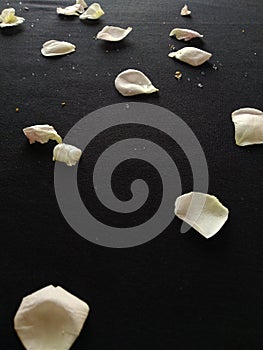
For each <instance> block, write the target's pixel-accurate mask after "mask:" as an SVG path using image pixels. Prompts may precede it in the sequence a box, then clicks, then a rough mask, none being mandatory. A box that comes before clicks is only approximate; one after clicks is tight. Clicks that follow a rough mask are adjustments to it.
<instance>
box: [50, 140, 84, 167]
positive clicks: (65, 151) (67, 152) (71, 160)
mask: <svg viewBox="0 0 263 350" xmlns="http://www.w3.org/2000/svg"><path fill="white" fill-rule="evenodd" d="M81 154H82V151H81V150H80V149H79V148H77V147H75V146H72V145H68V144H65V143H60V144H59V145H57V146H56V147H55V148H54V150H53V160H57V161H59V162H63V163H66V164H67V165H68V166H72V165H75V164H77V162H78V161H79V159H80V157H81Z"/></svg>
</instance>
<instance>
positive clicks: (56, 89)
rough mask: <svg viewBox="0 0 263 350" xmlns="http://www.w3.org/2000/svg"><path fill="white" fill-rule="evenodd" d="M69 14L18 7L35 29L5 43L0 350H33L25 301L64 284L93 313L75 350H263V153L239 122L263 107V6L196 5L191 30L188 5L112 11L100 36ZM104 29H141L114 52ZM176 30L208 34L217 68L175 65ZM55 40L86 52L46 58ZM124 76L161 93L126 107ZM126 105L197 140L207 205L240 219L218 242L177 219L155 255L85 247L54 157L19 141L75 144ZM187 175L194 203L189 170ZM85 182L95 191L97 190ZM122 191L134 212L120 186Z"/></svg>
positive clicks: (24, 28) (1, 47)
mask: <svg viewBox="0 0 263 350" xmlns="http://www.w3.org/2000/svg"><path fill="white" fill-rule="evenodd" d="M0 4H1V9H3V8H5V7H8V6H7V5H6V1H1V2H0ZM69 4H70V2H69V1H68V2H66V1H59V0H57V1H47V0H43V1H42V0H38V1H27V2H23V3H22V4H19V2H18V1H10V6H13V7H15V8H16V9H17V11H18V15H19V14H20V15H22V16H23V17H25V18H26V22H25V23H24V24H23V25H21V26H19V27H17V28H13V29H6V30H1V31H0V53H1V54H0V67H1V94H0V106H1V113H0V115H1V117H0V123H1V127H0V133H1V135H0V136H1V137H0V147H1V154H2V155H1V169H0V172H1V199H2V205H1V214H2V219H1V224H2V225H1V226H2V229H1V238H0V259H1V260H0V276H1V289H0V346H1V348H2V349H4V348H5V349H12V350H19V349H22V345H21V343H20V341H19V340H18V338H17V336H16V334H15V332H14V330H13V317H14V315H15V312H16V310H17V308H18V306H19V304H20V301H21V299H22V297H23V296H25V295H28V294H30V293H31V292H33V291H35V290H37V289H40V288H42V287H44V286H46V285H49V284H54V285H60V286H62V287H64V288H65V289H67V290H68V291H70V292H71V293H73V294H75V295H76V296H79V297H80V298H81V299H83V300H84V301H86V302H88V303H89V305H90V307H91V313H90V316H89V318H88V320H87V322H86V323H85V325H84V328H83V331H82V333H81V335H80V337H79V338H78V339H77V341H76V343H75V344H74V345H73V347H72V349H79V350H84V349H91V350H106V349H107V350H115V349H125V350H134V349H139V350H141V349H145V348H146V347H147V348H149V349H156V350H161V349H180V350H188V349H189V350H191V349H209V350H210V349H213V350H214V349H215V350H217V349H222V350H223V349H224V350H235V349H247V348H250V349H262V347H263V340H262V318H263V308H262V273H263V259H262V256H263V236H262V227H261V219H262V213H261V212H262V195H263V191H262V172H263V148H262V146H252V147H246V148H239V147H237V146H236V145H235V143H234V138H233V125H232V122H231V118H230V115H231V112H232V111H233V110H235V109H237V108H240V107H254V108H259V109H261V110H262V108H263V106H262V100H263V98H262V97H263V96H262V91H263V82H262V73H263V69H262V55H263V51H262V41H263V34H262V13H263V3H262V1H261V0H257V1H256V0H250V1H247V0H239V1H231V0H230V1H215V0H200V1H194V0H193V1H191V2H189V3H188V5H189V8H190V9H191V10H192V16H191V17H190V18H183V17H181V16H180V15H178V12H179V11H180V8H181V7H182V6H183V5H184V3H183V2H176V1H170V0H164V1H159V2H157V1H154V0H148V1H127V0H115V1H103V2H102V3H101V5H102V7H103V8H104V10H105V13H106V14H105V16H104V17H103V18H102V19H101V20H100V21H98V22H96V23H94V24H85V23H82V22H81V21H80V20H79V19H78V18H63V17H59V16H57V15H56V7H57V6H58V5H61V6H66V5H69ZM24 6H27V7H28V8H29V11H25V10H23V7H24ZM19 9H21V12H20V10H19ZM106 24H112V25H119V26H123V27H125V26H132V27H133V28H134V30H133V32H132V33H131V34H130V35H129V37H127V38H126V40H125V41H124V42H122V43H119V44H116V45H112V44H107V43H104V42H99V41H95V40H93V37H94V36H95V35H96V33H97V32H98V31H99V30H100V29H101V28H102V27H103V26H104V25H106ZM174 27H186V28H187V27H188V28H191V29H195V30H197V31H199V32H201V33H203V34H204V35H205V37H204V40H202V41H201V40H196V41H195V42H192V43H193V44H194V45H195V46H197V47H200V48H203V49H205V50H207V51H210V52H212V53H213V57H212V59H211V62H210V63H206V64H205V65H203V66H201V67H197V68H193V67H190V66H187V65H186V64H183V63H180V62H176V61H174V60H172V59H169V58H168V57H167V54H168V52H169V45H171V44H173V45H175V47H176V49H179V48H181V47H183V46H185V45H189V44H185V43H182V42H178V41H176V40H175V39H172V38H169V37H168V34H169V32H170V30H171V29H173V28H174ZM49 39H58V40H68V41H70V42H72V43H74V44H76V46H77V51H76V52H75V53H74V54H72V55H68V56H65V57H61V58H59V59H46V58H44V57H43V56H41V54H40V48H41V46H42V44H43V43H44V42H45V41H47V40H49ZM213 64H215V65H216V67H218V69H217V70H215V69H213ZM126 68H136V69H141V70H142V71H143V72H144V73H145V74H147V75H148V76H149V77H150V78H151V80H152V81H153V83H154V84H155V85H156V86H158V87H159V88H160V93H159V94H153V95H150V96H138V97H134V98H124V97H122V96H121V95H119V94H118V93H117V91H116V90H115V89H114V85H113V81H114V78H115V76H116V75H117V74H118V73H119V72H120V71H122V70H124V69H126ZM176 70H180V71H182V73H183V78H182V79H181V80H180V81H177V80H176V79H175V78H174V72H175V71H176ZM201 72H204V73H205V75H202V74H201ZM188 78H190V81H189V79H188ZM198 83H202V84H203V88H199V87H198V86H197V84H198ZM127 101H143V102H148V103H153V104H156V105H160V106H162V107H165V108H167V109H169V110H171V111H172V112H174V113H176V114H177V115H179V116H180V117H181V118H182V119H183V120H184V121H185V122H186V123H187V124H188V125H189V126H190V127H191V128H192V130H193V131H194V133H195V134H196V136H197V138H198V139H199V141H200V143H201V145H202V147H203V150H204V152H205V154H206V157H207V162H208V167H209V175H210V185H209V192H210V193H213V194H216V195H218V197H219V198H220V199H221V200H222V202H223V203H224V204H225V205H226V206H227V207H228V208H229V210H230V217H229V221H228V222H227V224H226V225H225V226H224V227H223V229H222V230H221V231H220V233H218V235H216V236H215V237H214V238H212V239H211V240H205V239H204V238H202V237H201V236H200V235H199V234H198V233H196V232H195V231H194V230H191V231H189V232H188V233H187V234H185V235H183V234H180V232H179V230H180V226H181V222H180V220H179V219H177V218H175V219H174V221H173V222H172V223H171V224H170V225H169V227H168V228H167V229H166V230H165V231H164V232H163V233H162V234H161V235H159V236H158V237H157V238H156V239H154V240H152V241H150V242H148V243H146V244H144V245H141V246H139V247H135V248H130V249H119V250H117V249H109V248H104V247H100V246H98V245H94V244H92V243H90V242H88V241H86V240H84V239H83V238H81V237H80V236H79V235H78V234H77V233H75V232H74V231H73V230H72V229H71V228H70V227H69V226H68V224H67V223H66V221H65V220H64V218H63V216H62V214H61V213H60V210H59V207H58V205H57V201H56V197H55V193H54V186H53V169H54V164H53V163H52V161H51V154H52V148H53V146H54V144H53V143H52V142H50V143H48V144H46V145H39V144H36V145H33V146H30V145H29V144H28V142H27V140H26V139H25V137H24V136H23V134H22V132H21V129H22V128H23V127H25V126H28V125H32V124H42V123H49V124H51V125H53V126H54V127H55V128H56V129H57V130H58V131H59V132H60V134H61V135H62V136H65V135H66V133H67V131H68V130H69V129H70V128H71V127H72V126H73V125H74V124H75V123H76V122H77V121H78V120H79V119H80V118H82V117H83V116H85V115H86V114H88V113H89V112H92V111H94V110H96V109H98V108H99V107H103V106H107V105H109V104H112V103H119V102H127ZM62 102H65V103H66V105H65V106H64V107H62V106H61V103H62ZM16 107H19V112H18V113H17V112H16V111H15V109H16ZM119 132H121V131H119ZM111 137H112V138H113V139H114V138H116V139H117V138H118V135H111ZM159 141H160V140H159ZM102 142H105V139H104V140H102ZM156 142H157V143H158V135H157V139H156ZM162 142H165V141H163V140H162ZM167 147H172V145H170V144H167ZM93 152H94V153H95V154H96V147H94V149H93ZM87 163H88V162H87ZM179 163H180V160H179ZM178 167H179V169H181V171H182V176H183V177H184V191H185V192H186V191H190V190H191V186H192V180H191V171H190V170H189V164H188V162H187V161H185V162H183V161H181V163H180V166H179V165H178ZM146 170H147V169H146ZM119 171H120V172H121V174H122V175H123V176H125V170H121V169H119ZM123 172H124V174H123ZM129 173H130V168H128V169H127V175H128V174H129ZM115 175H116V181H118V179H117V175H118V174H115ZM155 180H156V179H153V180H152V181H155ZM148 181H151V179H149V180H148ZM80 182H81V183H80V186H82V187H83V188H84V187H85V186H86V184H85V177H83V178H81V180H80ZM88 186H90V184H88ZM153 187H154V186H153ZM115 189H116V191H118V186H117V185H116V183H115ZM156 191H157V192H156V194H155V196H156V198H157V199H158V198H159V197H160V193H159V192H158V188H157V189H156ZM119 192H120V193H119V196H122V195H123V196H124V197H123V198H124V199H125V193H124V194H123V193H122V187H121V186H120V189H119ZM151 198H154V194H153V197H151ZM151 210H152V207H151ZM150 212H151V211H150ZM144 214H145V212H144ZM98 215H99V214H98ZM108 220H110V219H108ZM120 220H121V219H120ZM138 221H140V220H139V219H138ZM119 224H120V225H121V222H120V223H119Z"/></svg>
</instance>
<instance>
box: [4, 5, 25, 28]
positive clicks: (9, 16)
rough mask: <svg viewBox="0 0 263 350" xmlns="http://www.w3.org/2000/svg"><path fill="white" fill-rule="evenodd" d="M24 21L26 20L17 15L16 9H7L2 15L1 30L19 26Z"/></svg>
mask: <svg viewBox="0 0 263 350" xmlns="http://www.w3.org/2000/svg"><path fill="white" fill-rule="evenodd" d="M24 21H25V19H24V18H23V17H18V16H16V15H15V9H14V8H12V7H11V8H7V9H4V10H3V11H2V13H1V15H0V28H4V27H14V26H18V25H19V24H21V23H23V22H24Z"/></svg>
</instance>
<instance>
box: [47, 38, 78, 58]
mask: <svg viewBox="0 0 263 350" xmlns="http://www.w3.org/2000/svg"><path fill="white" fill-rule="evenodd" d="M75 50H76V46H75V45H73V44H71V43H69V42H67V41H58V40H49V41H46V42H45V43H44V44H43V46H42V49H41V53H42V55H43V56H47V57H48V56H61V55H67V54H69V53H71V52H74V51H75Z"/></svg>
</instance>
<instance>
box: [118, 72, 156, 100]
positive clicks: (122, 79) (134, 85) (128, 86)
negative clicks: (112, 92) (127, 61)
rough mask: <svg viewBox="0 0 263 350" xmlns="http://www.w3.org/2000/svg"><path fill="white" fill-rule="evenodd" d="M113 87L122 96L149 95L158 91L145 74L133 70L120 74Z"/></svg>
mask: <svg viewBox="0 0 263 350" xmlns="http://www.w3.org/2000/svg"><path fill="white" fill-rule="evenodd" d="M115 87H116V89H117V90H118V91H119V93H120V94H122V95H123V96H134V95H139V94H151V93H153V92H156V91H159V89H157V88H156V87H154V86H153V85H152V83H151V81H150V80H149V79H148V78H147V77H146V75H145V74H143V73H142V72H140V71H139V70H135V69H127V70H125V71H123V72H121V73H120V74H119V75H118V76H117V77H116V79H115Z"/></svg>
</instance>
